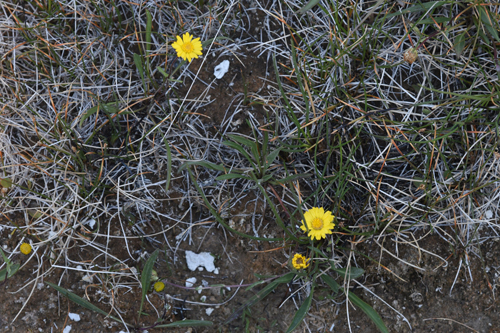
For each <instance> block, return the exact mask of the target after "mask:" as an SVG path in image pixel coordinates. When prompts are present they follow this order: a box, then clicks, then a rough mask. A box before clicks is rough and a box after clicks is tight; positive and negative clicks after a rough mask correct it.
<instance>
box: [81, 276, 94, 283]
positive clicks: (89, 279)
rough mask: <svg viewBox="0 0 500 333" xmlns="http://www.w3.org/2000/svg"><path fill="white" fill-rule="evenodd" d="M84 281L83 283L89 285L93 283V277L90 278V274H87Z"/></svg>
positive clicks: (83, 278)
mask: <svg viewBox="0 0 500 333" xmlns="http://www.w3.org/2000/svg"><path fill="white" fill-rule="evenodd" d="M82 281H83V282H87V283H92V276H90V275H88V274H87V275H84V276H83V277H82Z"/></svg>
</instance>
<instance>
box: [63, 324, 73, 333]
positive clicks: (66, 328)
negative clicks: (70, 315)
mask: <svg viewBox="0 0 500 333" xmlns="http://www.w3.org/2000/svg"><path fill="white" fill-rule="evenodd" d="M69 332H71V325H68V326H66V327H65V328H64V330H63V333H69Z"/></svg>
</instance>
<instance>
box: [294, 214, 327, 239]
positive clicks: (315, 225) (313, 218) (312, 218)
mask: <svg viewBox="0 0 500 333" xmlns="http://www.w3.org/2000/svg"><path fill="white" fill-rule="evenodd" d="M333 219H334V216H333V214H332V212H330V211H326V212H325V210H324V209H323V208H318V207H313V208H311V209H309V210H308V211H307V212H305V213H304V220H305V221H304V220H302V225H301V226H300V229H302V231H304V232H307V236H309V238H311V239H313V240H314V239H317V240H320V239H322V238H325V237H326V235H328V234H331V233H333V231H332V229H333V228H334V227H335V223H333Z"/></svg>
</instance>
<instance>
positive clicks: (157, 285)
mask: <svg viewBox="0 0 500 333" xmlns="http://www.w3.org/2000/svg"><path fill="white" fill-rule="evenodd" d="M153 288H155V290H156V291H157V292H160V291H162V290H163V289H165V283H163V282H161V281H158V282H155V284H154V285H153Z"/></svg>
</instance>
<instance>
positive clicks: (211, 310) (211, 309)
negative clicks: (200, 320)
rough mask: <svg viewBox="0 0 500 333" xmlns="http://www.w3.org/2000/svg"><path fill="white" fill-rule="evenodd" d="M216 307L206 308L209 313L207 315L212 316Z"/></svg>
mask: <svg viewBox="0 0 500 333" xmlns="http://www.w3.org/2000/svg"><path fill="white" fill-rule="evenodd" d="M214 310H215V309H214V308H208V309H206V310H205V312H206V313H207V316H210V315H211V314H212V312H214Z"/></svg>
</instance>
